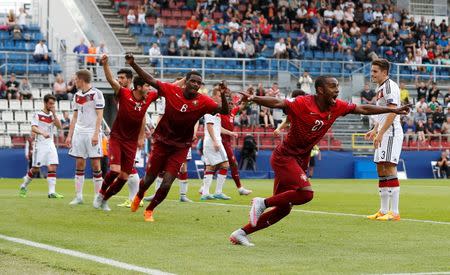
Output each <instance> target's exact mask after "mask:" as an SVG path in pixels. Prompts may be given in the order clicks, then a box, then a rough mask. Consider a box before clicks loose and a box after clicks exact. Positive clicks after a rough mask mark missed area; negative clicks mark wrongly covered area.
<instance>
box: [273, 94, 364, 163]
mask: <svg viewBox="0 0 450 275" xmlns="http://www.w3.org/2000/svg"><path fill="white" fill-rule="evenodd" d="M314 97H315V96H314V95H307V96H298V97H296V98H295V99H286V108H285V111H286V113H287V115H288V119H289V121H290V123H291V126H290V128H289V132H288V134H287V137H286V139H285V140H284V141H283V143H282V144H281V145H279V146H278V147H277V148H276V150H277V151H278V152H279V153H281V154H283V155H294V156H299V155H305V154H306V155H308V156H309V153H310V151H311V149H312V148H313V147H314V145H316V144H317V143H318V142H319V141H320V140H321V139H322V137H323V136H324V135H325V134H326V133H327V131H328V129H329V128H330V127H331V125H333V123H334V121H335V120H336V119H337V118H338V117H340V116H345V115H346V114H348V113H350V112H352V111H353V110H354V109H355V107H356V105H355V104H353V103H350V102H345V101H343V100H340V99H337V100H336V104H335V105H334V106H332V107H331V108H330V110H328V111H326V112H321V111H320V110H319V107H318V106H317V104H316V102H315V100H314Z"/></svg>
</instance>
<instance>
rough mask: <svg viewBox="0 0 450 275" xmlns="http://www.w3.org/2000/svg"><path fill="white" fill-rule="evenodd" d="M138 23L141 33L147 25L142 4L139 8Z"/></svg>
mask: <svg viewBox="0 0 450 275" xmlns="http://www.w3.org/2000/svg"><path fill="white" fill-rule="evenodd" d="M137 24H138V25H139V28H140V32H141V33H142V31H143V30H144V29H145V28H146V27H147V21H146V20H145V10H144V7H142V6H141V7H139V8H138V16H137Z"/></svg>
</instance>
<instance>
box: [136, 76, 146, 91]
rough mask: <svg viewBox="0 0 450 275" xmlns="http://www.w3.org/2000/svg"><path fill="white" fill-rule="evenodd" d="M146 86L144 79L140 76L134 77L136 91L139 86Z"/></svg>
mask: <svg viewBox="0 0 450 275" xmlns="http://www.w3.org/2000/svg"><path fill="white" fill-rule="evenodd" d="M144 85H145V81H144V79H143V78H142V77H140V76H135V77H134V79H133V86H134V88H135V89H136V88H137V86H141V87H143V86H144Z"/></svg>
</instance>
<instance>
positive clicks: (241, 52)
mask: <svg viewBox="0 0 450 275" xmlns="http://www.w3.org/2000/svg"><path fill="white" fill-rule="evenodd" d="M233 50H234V52H235V54H236V57H238V58H244V57H245V43H244V41H242V36H238V38H237V40H236V41H234V43H233Z"/></svg>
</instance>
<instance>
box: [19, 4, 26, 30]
mask: <svg viewBox="0 0 450 275" xmlns="http://www.w3.org/2000/svg"><path fill="white" fill-rule="evenodd" d="M27 15H28V14H27V12H26V11H25V9H24V8H20V9H19V14H18V15H17V17H16V23H17V25H19V26H20V29H21V30H22V31H24V30H25V28H26V25H27Z"/></svg>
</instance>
